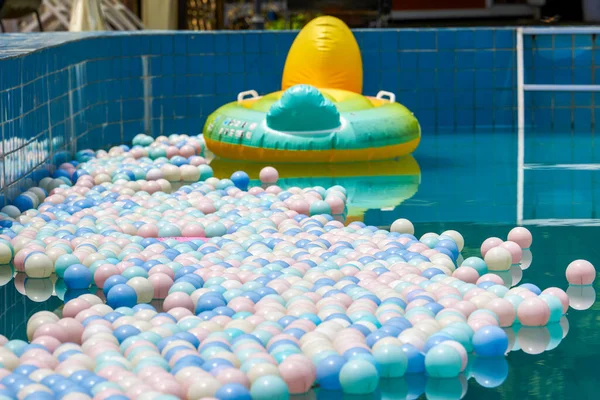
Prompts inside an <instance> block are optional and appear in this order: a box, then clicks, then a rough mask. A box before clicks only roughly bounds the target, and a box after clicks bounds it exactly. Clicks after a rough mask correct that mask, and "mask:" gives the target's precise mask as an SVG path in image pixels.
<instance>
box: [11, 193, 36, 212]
mask: <svg viewBox="0 0 600 400" xmlns="http://www.w3.org/2000/svg"><path fill="white" fill-rule="evenodd" d="M13 205H14V206H15V207H17V208H18V209H19V211H21V212H25V211H27V210H30V209H32V208H33V207H34V205H33V200H32V199H31V198H30V197H28V196H26V195H24V194H21V195H18V196H17V198H16V199H15V200H14V201H13Z"/></svg>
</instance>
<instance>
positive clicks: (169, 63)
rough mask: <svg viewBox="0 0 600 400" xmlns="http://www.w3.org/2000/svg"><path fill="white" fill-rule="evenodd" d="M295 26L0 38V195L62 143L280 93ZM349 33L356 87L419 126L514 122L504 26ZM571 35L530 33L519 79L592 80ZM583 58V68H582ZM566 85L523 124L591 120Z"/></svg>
mask: <svg viewBox="0 0 600 400" xmlns="http://www.w3.org/2000/svg"><path fill="white" fill-rule="evenodd" d="M295 35H296V32H218V33H204V34H198V33H180V32H169V33H158V32H143V33H141V34H127V33H125V34H124V33H116V34H110V35H106V36H101V37H97V36H93V34H84V35H82V36H77V35H73V34H68V35H51V36H49V35H27V36H25V35H14V36H13V35H5V36H3V42H2V44H0V112H1V114H0V115H1V118H0V128H1V130H2V138H3V140H2V143H3V149H2V158H1V160H0V161H1V162H0V164H2V165H3V169H4V171H0V173H2V175H1V176H2V179H3V182H2V185H1V186H2V188H4V189H3V194H4V195H6V197H7V198H8V200H10V199H12V198H14V196H16V194H17V193H19V192H20V191H22V190H23V188H24V187H27V186H30V185H31V181H30V179H33V181H34V182H35V181H37V180H39V179H40V178H41V177H42V176H43V174H45V173H47V172H46V171H47V170H48V169H49V168H50V169H51V167H50V165H51V164H52V161H54V162H60V161H61V160H62V159H63V158H64V153H63V152H67V153H68V152H72V151H74V150H76V149H83V148H89V147H91V148H98V147H106V146H109V145H113V144H118V143H127V142H129V141H130V139H131V138H132V137H133V136H134V135H135V134H137V133H140V132H148V133H151V134H153V135H158V134H170V133H190V134H197V133H200V132H201V129H202V126H203V123H204V121H205V119H206V117H207V116H208V115H209V114H210V113H211V112H212V111H214V109H216V108H217V107H218V106H220V105H222V104H224V103H226V102H229V101H232V100H233V99H235V97H236V95H237V93H238V92H240V91H242V90H248V89H256V90H258V91H259V92H260V93H262V94H264V93H268V92H272V91H275V90H278V89H279V87H280V82H281V73H282V70H283V65H284V63H285V58H286V55H287V52H288V50H289V48H290V46H291V44H292V42H293V40H294V38H295ZM355 35H356V37H357V40H358V42H359V45H360V48H361V51H362V56H363V64H364V90H363V91H364V93H365V94H370V95H374V94H375V93H377V92H378V91H379V90H388V91H393V92H395V93H396V94H397V96H398V101H400V102H402V103H403V104H405V105H406V106H408V107H409V108H410V109H411V110H413V111H414V112H415V114H416V115H417V117H418V118H419V120H420V122H421V124H422V126H423V131H424V134H425V135H427V134H437V133H438V132H444V131H449V132H450V131H455V130H457V129H462V130H464V129H467V130H468V129H475V128H477V129H482V130H489V129H496V130H504V129H507V130H508V131H509V132H514V127H515V124H516V70H515V67H516V52H515V31H514V29H512V28H505V29H491V28H490V29H487V28H483V29H418V30H413V29H402V30H359V31H355ZM567 37H569V38H570V40H571V44H572V45H576V46H579V47H573V46H572V47H571V48H567V47H563V46H566V42H562V39H560V40H561V41H560V45H559V46H557V44H556V41H557V39H555V38H553V37H552V36H547V37H544V38H542V37H541V36H540V37H537V38H534V39H528V40H526V42H525V43H526V54H525V58H526V67H527V81H528V82H542V81H543V82H544V83H548V82H547V81H544V79H546V78H548V77H549V76H550V75H549V74H551V77H552V79H553V80H554V81H555V82H557V81H558V80H559V79H560V80H565V82H566V81H567V76H569V77H570V78H571V79H573V80H575V79H577V82H579V79H582V78H579V77H577V78H575V76H579V75H578V74H575V73H574V71H576V72H582V71H584V70H585V71H586V73H587V72H589V74H588V79H590V82H593V79H594V75H593V74H594V72H595V69H594V59H595V57H594V53H595V51H596V48H595V45H596V43H595V40H594V39H593V38H592V37H591V36H589V38H588V39H589V40H584V39H583V38H580V37H579V36H577V37H573V36H567ZM548 38H550V40H551V42H548V40H549V39H548ZM11 43H12V45H11ZM49 45H51V46H49ZM32 50H37V51H33V52H31V51H32ZM567 51H569V52H572V53H574V54H576V55H577V57H576V59H577V60H579V61H576V62H574V63H573V65H571V66H570V67H569V66H563V64H561V62H562V60H563V59H562V57H563V56H564V55H565V54H566V53H565V52H567ZM3 57H4V58H3ZM542 57H543V60H546V58H548V60H546V61H543V60H542V59H541V58H542ZM584 60H588V64H586V65H587V66H580V65H579V63H582V62H583V61H584ZM548 71H549V72H548ZM567 95H568V96H570V98H571V102H570V103H568V102H567V101H566V100H565V99H566V97H564V96H565V95H564V94H563V95H562V96H563V97H561V96H558V100H557V95H555V94H554V95H553V94H548V93H545V94H535V95H531V96H529V95H528V96H527V108H528V114H527V121H528V122H529V123H532V124H535V125H538V124H539V125H540V126H547V124H548V120H549V119H550V120H551V121H552V126H553V127H562V126H564V127H565V128H567V127H568V126H573V124H575V125H576V126H577V127H579V126H582V127H584V126H585V127H587V129H590V126H591V125H589V124H587V123H584V124H579V117H580V114H584V113H586V117H583V118H582V119H581V120H582V121H588V120H591V121H592V122H593V121H594V114H595V112H596V110H595V107H594V102H593V96H592V97H586V96H584V95H580V94H577V95H576V96H575V95H573V96H571V95H570V94H567ZM590 96H591V95H590ZM575 97H576V98H577V100H576V101H575V100H574V99H575ZM585 99H588V100H590V99H591V100H590V101H589V102H587V101H585ZM557 104H558V105H559V107H558V108H556V107H554V108H553V107H551V106H553V105H557ZM563 105H564V108H563ZM549 115H551V117H550V118H549V117H548V116H549ZM586 118H587V119H586ZM566 121H568V123H567V122H566ZM574 121H575V122H574ZM582 129H583V128H582ZM34 171H37V173H36V174H33V175H32V172H34ZM1 201H2V200H1V199H0V202H1Z"/></svg>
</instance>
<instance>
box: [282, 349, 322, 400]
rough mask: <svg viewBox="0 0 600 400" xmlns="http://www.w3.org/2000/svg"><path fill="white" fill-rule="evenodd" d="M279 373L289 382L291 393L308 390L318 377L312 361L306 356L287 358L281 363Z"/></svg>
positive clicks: (300, 392)
mask: <svg viewBox="0 0 600 400" xmlns="http://www.w3.org/2000/svg"><path fill="white" fill-rule="evenodd" d="M300 357H301V358H300ZM279 374H280V375H281V378H282V379H283V380H284V381H285V383H287V385H288V388H289V391H290V394H302V393H306V392H308V391H309V390H310V388H311V387H312V385H313V383H314V382H315V379H316V371H315V369H314V367H313V364H312V362H311V361H310V359H308V358H306V357H304V356H299V357H298V358H295V357H291V359H290V357H288V358H286V359H285V360H284V361H283V362H282V363H281V364H279Z"/></svg>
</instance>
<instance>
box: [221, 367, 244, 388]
mask: <svg viewBox="0 0 600 400" xmlns="http://www.w3.org/2000/svg"><path fill="white" fill-rule="evenodd" d="M216 378H217V380H218V381H219V382H221V383H222V384H223V385H225V384H227V383H238V384H240V385H242V386H244V387H246V388H248V389H249V388H250V379H248V377H247V376H246V374H245V373H243V372H242V371H240V370H239V369H237V368H223V369H221V370H219V372H218V373H217V376H216Z"/></svg>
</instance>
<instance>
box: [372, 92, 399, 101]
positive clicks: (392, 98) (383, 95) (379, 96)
mask: <svg viewBox="0 0 600 400" xmlns="http://www.w3.org/2000/svg"><path fill="white" fill-rule="evenodd" d="M386 97H387V98H388V99H389V100H390V102H392V103H395V102H396V95H395V94H394V93H392V92H386V91H385V90H380V91H379V93H377V96H375V98H376V99H381V100H383V99H385V98H386Z"/></svg>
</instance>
